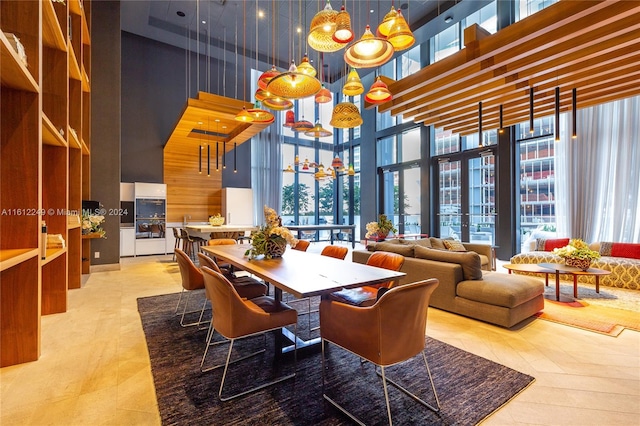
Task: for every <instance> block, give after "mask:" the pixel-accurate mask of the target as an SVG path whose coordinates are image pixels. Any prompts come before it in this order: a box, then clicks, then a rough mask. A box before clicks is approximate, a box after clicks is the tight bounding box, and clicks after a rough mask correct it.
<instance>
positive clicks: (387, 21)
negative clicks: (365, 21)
mask: <svg viewBox="0 0 640 426" xmlns="http://www.w3.org/2000/svg"><path fill="white" fill-rule="evenodd" d="M397 16H398V12H396V9H395V8H394V7H393V4H392V5H391V10H390V11H389V13H387V14H386V15H384V18H382V22H380V25H378V29H377V31H376V35H377V36H378V37H381V38H387V36H388V35H389V33H390V32H391V27H392V26H393V23H394V21H395V19H396V17H397Z"/></svg>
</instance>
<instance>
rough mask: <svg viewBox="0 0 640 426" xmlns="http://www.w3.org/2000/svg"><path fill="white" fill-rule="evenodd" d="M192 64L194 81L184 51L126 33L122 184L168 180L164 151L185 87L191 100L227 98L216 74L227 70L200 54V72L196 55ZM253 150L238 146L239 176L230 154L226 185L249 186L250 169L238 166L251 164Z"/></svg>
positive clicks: (230, 89)
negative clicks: (201, 96)
mask: <svg viewBox="0 0 640 426" xmlns="http://www.w3.org/2000/svg"><path fill="white" fill-rule="evenodd" d="M190 62H191V63H192V65H191V69H190V74H191V78H190V79H188V78H187V75H186V72H185V67H186V66H187V64H186V63H187V58H186V54H185V51H184V49H179V48H177V47H174V46H170V45H167V44H164V43H160V42H157V41H154V40H150V39H147V38H144V37H140V36H137V35H135V34H131V33H127V32H122V163H121V164H122V182H151V183H162V182H163V181H164V179H163V167H162V162H163V147H164V144H165V143H166V142H167V140H168V139H169V136H170V135H171V132H172V130H173V128H174V126H175V125H176V123H177V121H178V119H179V118H180V115H181V114H182V111H183V109H184V107H185V105H186V102H187V92H188V88H187V86H189V89H190V90H189V97H195V96H196V95H197V92H198V89H200V90H201V91H210V92H211V93H215V94H218V95H223V94H224V93H223V91H222V89H221V83H222V78H221V76H220V75H219V74H220V73H219V72H218V71H219V70H222V69H223V66H222V64H221V62H218V60H217V59H216V58H206V57H205V56H203V55H200V62H199V63H200V72H199V73H198V67H197V66H196V55H195V54H192V55H191V56H190ZM207 62H209V70H210V71H211V75H210V76H209V78H207V75H206V74H205V70H206V68H207ZM232 70H233V67H232V66H231V65H230V64H227V67H226V71H227V72H226V73H227V77H226V79H225V81H226V83H227V91H226V95H227V96H228V97H234V96H235V92H234V91H233V87H235V84H236V80H235V76H234V74H233V72H232ZM198 75H199V76H200V85H199V86H198V85H197V84H196V81H197V78H198V77H197V76H198ZM239 84H242V82H240V83H239ZM207 89H209V90H207ZM250 145H251V144H250V143H244V144H242V145H240V146H239V147H238V159H237V161H238V172H237V173H233V163H232V161H233V154H230V155H229V154H228V156H227V160H228V161H230V163H228V165H227V169H226V170H225V173H224V174H223V186H229V187H250V186H251V174H250V168H247V167H240V165H241V164H244V165H246V164H251V149H250ZM194 155H195V154H194ZM229 164H231V168H230V167H229Z"/></svg>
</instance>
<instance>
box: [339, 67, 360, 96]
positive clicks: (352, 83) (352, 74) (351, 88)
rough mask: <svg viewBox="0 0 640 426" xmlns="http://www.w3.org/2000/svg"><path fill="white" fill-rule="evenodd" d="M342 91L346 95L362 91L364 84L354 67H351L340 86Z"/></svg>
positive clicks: (355, 94) (353, 94)
mask: <svg viewBox="0 0 640 426" xmlns="http://www.w3.org/2000/svg"><path fill="white" fill-rule="evenodd" d="M342 93H343V94H345V95H347V96H357V95H359V94H361V93H364V86H363V85H362V81H360V76H359V75H358V71H356V69H355V68H351V71H349V75H348V76H347V82H346V83H345V84H344V86H343V87H342Z"/></svg>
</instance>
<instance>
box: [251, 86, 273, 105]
mask: <svg viewBox="0 0 640 426" xmlns="http://www.w3.org/2000/svg"><path fill="white" fill-rule="evenodd" d="M253 97H254V98H256V101H260V102H262V101H264V100H265V99H267V98H270V97H271V93H269V92H267V91H266V90H263V89H258V90H256V93H254V95H253Z"/></svg>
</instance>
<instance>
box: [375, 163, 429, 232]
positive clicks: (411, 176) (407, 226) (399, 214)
mask: <svg viewBox="0 0 640 426" xmlns="http://www.w3.org/2000/svg"><path fill="white" fill-rule="evenodd" d="M381 179H382V184H381V188H382V197H381V199H382V208H381V209H380V211H381V212H382V213H384V214H386V215H387V217H388V218H389V219H391V221H392V222H393V225H394V226H395V227H396V229H397V230H398V234H420V233H421V229H422V225H421V216H420V207H421V202H420V167H419V166H418V165H417V164H416V165H410V166H402V167H397V168H395V167H394V168H392V169H383V170H382V178H381Z"/></svg>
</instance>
